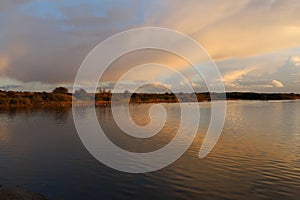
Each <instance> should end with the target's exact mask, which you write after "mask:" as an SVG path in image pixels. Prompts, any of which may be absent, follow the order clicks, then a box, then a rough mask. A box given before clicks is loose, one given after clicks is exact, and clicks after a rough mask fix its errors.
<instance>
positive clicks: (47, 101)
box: [0, 91, 300, 110]
mask: <svg viewBox="0 0 300 200" xmlns="http://www.w3.org/2000/svg"><path fill="white" fill-rule="evenodd" d="M112 95H114V99H116V102H118V103H120V104H122V103H127V102H128V100H129V99H130V104H149V103H154V104H155V103H178V102H182V103H183V102H196V101H195V100H197V102H210V101H212V99H213V101H217V100H253V101H255V100H256V101H274V100H276V101H282V100H297V99H300V94H294V93H254V92H227V93H208V92H204V93H176V94H174V93H133V94H130V93H114V94H112V93H110V92H106V93H96V94H92V93H84V94H83V95H80V96H76V93H74V94H71V93H68V92H61V93H56V92H51V93H47V92H12V91H8V92H7V91H0V110H12V109H36V108H37V109H39V108H40V109H42V108H69V107H72V106H73V105H75V106H90V105H93V104H94V103H95V106H97V107H107V106H110V105H111V98H112ZM195 97H196V99H195ZM224 97H226V98H224ZM93 99H95V101H92V100H93Z"/></svg>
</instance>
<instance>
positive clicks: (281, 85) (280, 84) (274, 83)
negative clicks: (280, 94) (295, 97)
mask: <svg viewBox="0 0 300 200" xmlns="http://www.w3.org/2000/svg"><path fill="white" fill-rule="evenodd" d="M272 84H273V85H274V86H275V87H278V88H282V87H284V85H283V83H281V82H280V81H277V80H273V81H272Z"/></svg>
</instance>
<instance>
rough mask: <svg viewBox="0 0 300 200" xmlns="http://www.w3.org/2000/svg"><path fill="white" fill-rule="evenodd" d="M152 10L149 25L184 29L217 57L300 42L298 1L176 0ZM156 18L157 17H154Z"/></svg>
mask: <svg viewBox="0 0 300 200" xmlns="http://www.w3.org/2000/svg"><path fill="white" fill-rule="evenodd" d="M153 9H156V10H158V11H157V12H159V11H161V13H159V14H158V15H155V14H157V12H155V14H153V15H152V16H151V15H150V22H149V24H153V23H158V21H159V25H161V26H164V27H170V28H173V29H176V30H179V31H182V32H184V33H186V34H188V35H190V36H192V37H193V38H194V39H196V40H197V41H198V42H200V44H202V45H203V46H204V47H205V48H206V49H207V50H208V52H209V53H210V55H212V57H213V58H214V59H225V58H236V57H248V56H253V55H259V54H262V53H267V52H274V51H280V50H283V49H286V48H293V47H299V45H300V37H299V34H300V20H299V19H300V13H299V12H298V10H299V9H300V2H299V1H297V0H286V1H280V0H277V1H276V0H275V1H271V0H266V1H260V0H241V1H238V2H237V1H234V0H230V1H226V2H225V1H222V0H213V1H201V0H200V1H199V0H191V1H189V2H188V3H185V4H184V6H183V4H182V1H180V0H177V1H176V0H175V1H174V0H173V1H168V2H166V3H163V4H162V3H161V4H159V6H158V7H157V5H155V7H154V6H153ZM151 17H153V18H154V19H151Z"/></svg>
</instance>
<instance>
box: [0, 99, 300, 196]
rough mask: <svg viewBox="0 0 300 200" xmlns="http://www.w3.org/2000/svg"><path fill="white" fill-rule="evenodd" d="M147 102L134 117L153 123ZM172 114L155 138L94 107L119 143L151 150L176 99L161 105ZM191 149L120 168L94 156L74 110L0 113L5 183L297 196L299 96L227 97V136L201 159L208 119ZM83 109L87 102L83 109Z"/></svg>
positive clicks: (166, 136)
mask: <svg viewBox="0 0 300 200" xmlns="http://www.w3.org/2000/svg"><path fill="white" fill-rule="evenodd" d="M149 106H150V105H147V104H143V105H132V107H131V111H132V117H133V119H134V120H135V121H136V123H138V124H141V125H145V124H147V123H148V122H149V117H148V115H147V110H148V108H149ZM164 106H165V107H166V110H167V114H168V120H167V123H166V126H165V127H164V129H163V130H162V131H161V132H160V133H159V134H158V135H157V136H155V137H153V138H151V139H144V140H141V139H133V138H130V137H129V136H126V135H125V134H124V133H122V132H121V131H120V130H119V129H118V128H117V127H116V125H115V123H114V121H113V119H112V113H111V110H110V108H97V114H98V119H99V121H100V123H101V125H103V127H104V130H105V131H106V132H107V136H108V137H109V138H110V139H111V140H112V141H113V142H114V143H115V144H117V145H119V146H120V147H122V148H124V149H127V150H130V151H135V152H147V151H152V150H155V149H159V148H161V147H163V146H164V145H166V144H167V143H168V142H169V141H171V140H172V138H173V136H174V134H175V133H176V131H177V127H178V122H179V119H180V118H179V117H180V112H179V105H178V104H164ZM199 106H200V108H201V122H200V126H199V131H198V134H197V136H196V138H195V140H194V143H193V144H192V145H191V147H190V148H189V150H188V151H187V152H186V153H185V154H184V155H183V156H182V157H181V158H180V159H178V160H177V161H176V162H174V163H173V164H171V165H170V166H168V167H166V168H164V169H162V170H159V171H156V172H151V173H146V174H128V173H122V172H119V171H116V170H113V169H110V168H108V167H107V166H105V165H103V164H101V163H100V162H98V161H97V160H95V159H94V158H93V157H92V156H91V155H90V154H89V153H88V152H87V150H86V149H85V147H84V146H83V145H82V143H81V141H80V139H79V137H78V135H77V132H76V130H75V126H74V122H73V119H72V112H71V110H70V109H64V110H47V109H45V110H36V111H15V112H13V111H11V112H4V111H3V112H1V113H0V119H1V120H0V184H1V185H2V186H5V187H21V188H25V189H28V190H32V191H36V192H40V193H42V194H44V195H46V196H47V197H48V198H49V199H154V198H156V199H245V198H247V199H299V198H300V123H299V122H300V101H274V102H262V101H229V102H228V107H227V117H226V122H225V127H224V130H223V132H222V135H221V137H220V139H219V141H218V143H217V145H216V146H215V148H214V149H213V151H212V152H211V153H210V154H209V155H208V156H207V157H206V158H204V159H199V158H198V152H199V148H200V146H201V144H202V140H203V137H204V136H205V130H206V128H207V124H208V122H209V118H210V104H209V103H199ZM81 109H82V113H83V115H85V114H86V115H87V116H88V113H89V109H90V108H81Z"/></svg>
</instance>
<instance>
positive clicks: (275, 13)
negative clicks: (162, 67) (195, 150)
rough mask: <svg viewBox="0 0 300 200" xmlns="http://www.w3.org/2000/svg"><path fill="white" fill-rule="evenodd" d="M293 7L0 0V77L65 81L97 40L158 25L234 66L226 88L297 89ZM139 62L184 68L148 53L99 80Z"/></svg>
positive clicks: (35, 82) (299, 59)
mask: <svg viewBox="0 0 300 200" xmlns="http://www.w3.org/2000/svg"><path fill="white" fill-rule="evenodd" d="M299 10H300V1H299V0H285V1H280V0H272V1H271V0H266V1H260V0H241V1H235V0H228V1H226V2H225V1H222V0H212V1H204V0H189V1H188V2H185V3H183V2H182V1H180V0H172V1H171V0H165V1H161V0H153V1H143V0H142V1H137V0H133V1H126V2H125V1H105V3H103V1H73V2H72V3H69V2H68V1H32V0H18V1H6V0H4V1H1V2H0V11H1V14H0V15H1V18H0V27H2V28H1V31H0V75H1V76H6V77H8V78H11V79H14V80H16V82H17V81H19V82H20V83H22V84H24V85H26V87H24V88H29V85H30V86H32V87H33V88H35V89H36V88H38V87H40V88H41V90H44V89H45V88H49V87H50V86H51V87H54V85H58V84H66V85H71V84H72V82H73V79H74V77H75V74H76V71H77V69H78V68H79V66H80V64H81V62H82V61H83V59H84V58H85V56H86V55H87V54H88V53H89V51H90V50H91V49H92V48H93V47H94V46H96V45H97V44H98V43H99V42H101V41H103V40H104V39H106V38H107V37H109V36H111V35H112V34H115V33H117V32H120V31H122V30H126V29H129V28H133V27H141V26H160V27H167V28H172V29H175V30H178V31H181V32H183V33H185V34H187V35H189V36H191V37H192V38H193V39H195V40H196V41H197V42H199V43H200V44H202V45H203V46H204V47H205V49H206V50H207V51H208V53H209V54H210V55H211V56H212V58H213V59H215V60H217V61H219V62H222V61H224V62H228V66H230V65H234V64H235V66H233V67H228V68H226V67H224V69H221V71H222V70H223V71H222V74H224V76H223V78H224V81H225V82H226V83H227V86H228V87H229V88H230V87H231V88H234V89H236V90H239V89H245V90H247V89H255V90H256V89H260V88H268V89H270V86H272V85H274V83H271V82H272V80H275V81H276V80H281V81H282V82H283V83H284V88H285V89H287V88H288V89H289V90H293V91H296V90H297V91H298V90H299V87H297V86H295V85H293V84H292V83H295V82H296V81H297V80H299V76H296V75H297V74H300V70H299V66H300V56H299V55H300V52H299V51H300V50H299V47H300V37H299V35H300V12H299ZM4 27H5V28H4ZM294 49H298V50H297V51H295V52H297V53H294V54H290V58H289V59H287V60H284V59H286V58H287V55H286V54H285V53H286V52H292V51H293V50H294ZM273 52H275V53H273ZM190 53H191V54H192V53H193V52H190ZM272 53H273V54H272ZM267 54H270V55H269V57H268V58H266V59H265V58H264V57H263V56H264V55H267ZM194 56H197V55H194ZM282 60H284V61H285V63H283V64H282ZM145 62H158V63H162V64H167V65H170V66H172V67H174V68H176V69H178V70H184V68H187V66H189V65H187V64H186V62H184V61H182V60H180V59H178V58H174V56H170V55H166V54H165V53H161V52H159V53H155V52H153V51H152V52H151V51H147V52H144V53H139V54H138V53H136V54H132V55H128V56H127V57H126V58H125V59H120V60H119V61H118V60H117V61H116V62H114V63H113V64H112V66H111V69H110V70H108V71H107V73H106V77H105V78H104V81H114V80H115V79H117V78H118V77H120V76H121V75H122V74H123V73H124V72H125V71H126V70H127V69H129V68H130V67H132V66H135V65H137V64H144V63H145ZM253 66H255V68H254V67H253ZM222 67H223V66H222V65H221V67H220V68H222ZM157 74H158V72H155V71H153V72H151V73H147V74H142V73H141V74H140V75H139V76H137V78H136V79H141V80H142V79H143V76H148V77H154V78H153V79H155V77H156V76H159V75H157ZM290 75H294V76H290ZM160 76H164V74H161V75H160ZM196 81H198V80H196ZM257 82H259V83H260V84H256V83H257ZM16 84H17V85H19V83H16ZM2 85H3V84H2ZM12 85H13V84H12ZM201 85H202V84H201ZM197 87H198V86H197ZM199 87H200V86H199ZM273 89H275V88H273Z"/></svg>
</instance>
